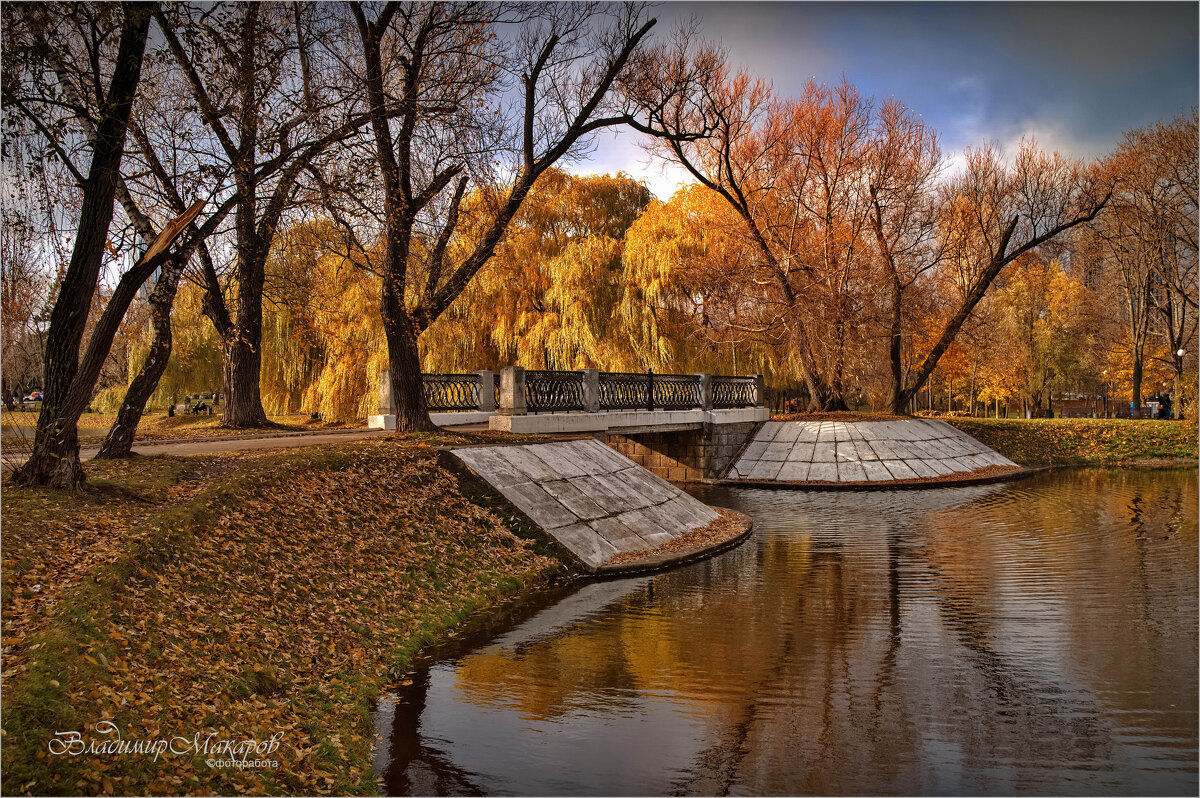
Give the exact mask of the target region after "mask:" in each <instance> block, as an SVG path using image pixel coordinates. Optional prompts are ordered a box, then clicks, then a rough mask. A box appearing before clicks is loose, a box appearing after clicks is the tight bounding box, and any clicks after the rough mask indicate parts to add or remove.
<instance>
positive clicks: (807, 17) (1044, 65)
mask: <svg viewBox="0 0 1200 798" xmlns="http://www.w3.org/2000/svg"><path fill="white" fill-rule="evenodd" d="M1198 9H1200V6H1198V5H1197V4H1196V3H1183V2H1179V3H1142V2H1133V3H1123V2H1121V3H1114V2H1071V3H871V2H861V3H736V2H708V3H700V2H696V3H693V2H680V3H665V4H663V5H661V6H659V7H658V8H656V9H655V15H656V16H657V17H658V19H659V24H660V30H659V31H658V35H663V34H664V33H665V32H666V31H667V30H670V29H671V28H673V27H675V26H676V25H678V24H680V23H681V22H683V21H686V20H687V19H688V18H690V17H691V16H693V15H694V16H697V17H699V18H700V19H701V28H702V31H703V33H704V34H705V36H707V37H709V38H712V39H716V40H719V41H720V42H721V43H722V44H723V45H724V46H725V48H726V49H727V51H728V53H729V56H730V58H731V60H732V61H733V62H734V63H737V64H740V65H743V66H745V67H746V68H748V69H750V70H751V71H752V72H754V73H756V74H758V75H760V76H762V77H765V78H768V79H770V80H771V81H772V83H773V84H774V85H775V86H776V88H777V89H779V90H780V91H781V92H783V93H798V92H799V91H800V90H801V89H802V87H803V86H804V84H805V83H806V82H807V81H808V80H810V79H812V78H816V79H817V80H818V81H821V82H836V81H839V80H841V79H842V78H843V77H845V78H846V79H848V80H850V81H851V82H853V83H854V84H855V85H856V86H858V88H859V89H860V90H861V91H863V92H864V93H866V94H870V95H875V96H877V97H885V96H889V95H895V96H896V97H898V98H900V99H901V100H903V101H904V102H905V103H906V104H907V105H909V106H910V107H912V108H914V109H916V110H917V111H919V112H920V113H922V114H924V116H925V119H926V120H927V121H929V122H930V123H932V124H933V125H934V127H936V128H937V129H938V130H939V131H941V133H942V140H943V146H944V148H945V149H946V150H947V151H951V152H952V151H957V150H961V148H962V147H964V146H968V145H977V144H979V143H981V142H983V141H985V140H994V141H998V142H1000V143H1002V144H1003V143H1007V142H1011V141H1014V140H1015V139H1017V138H1019V137H1020V136H1021V135H1026V134H1035V135H1037V136H1038V137H1039V138H1040V139H1041V141H1042V143H1043V144H1044V145H1045V146H1053V147H1057V148H1060V149H1062V150H1064V151H1066V152H1068V153H1071V154H1074V155H1078V156H1095V155H1102V154H1104V153H1105V152H1107V151H1108V150H1110V149H1112V148H1113V147H1114V146H1116V144H1117V143H1118V142H1119V140H1120V138H1121V134H1122V132H1124V131H1127V130H1132V129H1134V128H1138V127H1141V126H1143V125H1147V124H1150V123H1152V122H1155V121H1157V120H1159V119H1163V118H1170V117H1173V116H1175V115H1176V114H1178V113H1180V112H1182V111H1185V110H1187V109H1189V108H1191V106H1192V105H1194V104H1196V102H1197V94H1198V92H1200V81H1198V78H1197V63H1198V59H1200V35H1198V26H1200V11H1198ZM622 138H624V136H622Z"/></svg>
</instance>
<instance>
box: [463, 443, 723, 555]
mask: <svg viewBox="0 0 1200 798" xmlns="http://www.w3.org/2000/svg"><path fill="white" fill-rule="evenodd" d="M450 454H451V455H452V456H453V457H455V458H457V459H458V460H459V461H461V462H462V463H463V464H464V465H466V466H467V467H468V468H469V469H470V470H471V471H472V472H473V473H474V474H475V475H476V476H478V477H479V478H481V479H483V480H484V481H486V482H487V483H489V484H490V485H491V486H492V487H493V488H495V489H496V490H497V491H499V492H500V494H501V495H503V496H504V498H506V499H507V500H508V501H509V502H511V503H512V505H513V506H515V507H516V508H517V509H518V510H520V511H521V512H522V513H524V514H525V515H526V516H528V517H529V519H530V520H531V521H533V522H534V523H536V524H537V525H538V526H540V527H542V529H544V530H546V531H547V532H548V533H550V534H551V535H553V536H554V538H555V539H556V540H558V541H559V542H560V543H562V544H563V545H564V546H566V547H567V548H568V549H569V550H570V551H571V552H572V553H574V554H575V556H577V557H578V558H579V559H580V560H581V561H582V562H583V563H584V564H585V565H586V566H587V567H588V568H591V569H593V570H595V569H596V568H599V567H600V566H601V565H603V564H604V563H606V562H607V561H608V560H609V559H610V558H612V557H613V556H614V555H616V554H618V553H620V552H631V551H646V550H648V549H656V548H658V547H659V546H661V545H663V544H665V543H667V542H669V541H670V540H672V539H673V538H676V537H678V536H680V535H683V534H684V533H686V532H690V531H691V530H693V529H696V528H698V527H702V526H705V525H707V524H708V523H709V522H710V521H713V520H714V519H716V518H717V513H716V511H714V510H713V509H711V508H710V507H708V505H706V504H704V503H703V502H700V501H698V500H696V499H693V498H692V497H691V496H689V495H688V494H686V493H684V492H683V491H681V490H680V489H679V488H676V487H675V486H674V485H672V484H671V483H669V482H667V481H666V480H664V479H661V478H660V477H657V476H655V475H654V474H651V473H650V472H649V471H647V470H646V469H644V468H642V467H641V466H639V465H637V464H636V463H634V462H633V461H632V460H630V459H629V458H627V457H624V456H622V455H620V454H617V453H616V452H614V451H613V450H612V449H610V448H609V447H607V446H605V445H604V444H603V443H601V442H599V441H597V440H577V441H557V442H553V443H538V444H527V445H519V446H479V447H473V448H465V449H455V450H453V451H451V452H450Z"/></svg>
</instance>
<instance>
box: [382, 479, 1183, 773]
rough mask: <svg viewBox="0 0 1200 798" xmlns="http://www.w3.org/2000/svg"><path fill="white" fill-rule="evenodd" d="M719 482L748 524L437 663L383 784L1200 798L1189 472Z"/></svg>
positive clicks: (412, 691) (388, 754) (714, 499)
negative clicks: (716, 546)
mask: <svg viewBox="0 0 1200 798" xmlns="http://www.w3.org/2000/svg"><path fill="white" fill-rule="evenodd" d="M699 495H700V498H702V499H704V500H705V501H708V502H710V503H713V504H719V505H723V506H728V507H733V508H735V509H739V510H742V511H744V512H747V513H749V514H751V515H752V516H753V517H754V518H755V522H756V531H755V535H754V536H753V538H752V539H751V540H750V541H748V542H747V543H746V544H745V545H743V546H741V547H740V548H738V549H735V550H733V551H731V552H728V553H727V554H724V555H722V556H720V557H717V558H714V559H712V560H708V561H705V562H701V563H697V564H695V565H692V566H689V567H687V568H683V569H679V570H676V571H671V572H667V573H663V574H659V575H655V576H652V577H642V578H639V579H634V580H626V581H617V582H601V583H593V584H589V585H585V586H583V587H582V588H580V589H578V590H575V591H574V592H572V593H571V594H570V595H567V596H565V597H555V600H554V601H553V602H551V603H549V605H548V606H545V607H542V608H540V609H538V610H537V611H532V612H530V613H529V614H528V615H527V616H526V617H524V618H520V619H518V620H517V621H516V622H513V621H511V620H510V621H507V622H505V623H504V624H503V625H502V626H501V627H499V628H495V629H488V630H485V631H483V632H481V633H480V634H479V635H478V636H477V637H476V638H474V639H468V640H466V641H460V642H458V643H456V644H455V645H456V646H457V648H456V650H455V651H453V652H452V653H448V654H446V655H444V656H439V657H435V658H434V659H435V661H434V662H432V663H431V665H430V666H429V667H428V668H426V669H424V670H423V671H422V672H421V673H419V674H418V676H417V678H415V679H414V684H413V686H412V687H411V688H409V689H407V690H406V691H405V692H404V693H401V694H400V695H399V696H398V698H399V703H398V704H397V705H396V707H397V708H396V711H395V715H394V717H389V718H388V719H387V722H388V723H389V724H390V728H388V729H386V732H387V733H389V734H390V735H391V748H390V749H384V752H383V754H382V755H381V757H380V761H379V764H378V770H379V771H380V774H381V775H382V776H383V778H384V779H385V783H386V785H387V788H388V789H389V790H390V791H391V792H393V793H414V792H415V793H427V794H457V793H480V792H482V793H489V794H508V793H513V794H527V795H539V794H557V795H571V794H587V795H608V794H640V795H658V794H737V795H742V794H746V795H751V794H795V795H798V794H824V795H834V794H845V793H873V794H918V793H939V792H950V793H964V794H983V793H989V794H990V793H1013V794H1016V793H1039V794H1040V793H1047V794H1129V793H1143V794H1187V795H1195V794H1196V792H1197V731H1196V730H1197V717H1198V716H1197V624H1198V620H1197V594H1198V584H1197V484H1196V472H1195V471H1194V470H1193V471H1178V472H1164V471H1158V472H1151V471H1127V472H1124V471H1109V470H1081V471H1075V472H1055V473H1050V474H1045V475H1039V476H1036V477H1034V478H1031V479H1028V480H1025V481H1023V482H1019V483H1012V484H1007V485H988V486H974V487H964V488H953V489H943V490H926V491H895V492H874V493H858V494H854V493H841V492H839V493H806V492H804V493H802V492H787V491H763V490H745V489H737V490H733V489H715V488H708V489H704V490H701V491H699Z"/></svg>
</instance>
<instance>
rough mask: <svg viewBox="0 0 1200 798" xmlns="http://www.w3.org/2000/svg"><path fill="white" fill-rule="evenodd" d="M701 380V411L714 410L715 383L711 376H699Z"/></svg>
mask: <svg viewBox="0 0 1200 798" xmlns="http://www.w3.org/2000/svg"><path fill="white" fill-rule="evenodd" d="M696 376H697V377H699V378H700V409H701V410H712V409H713V381H712V375H711V374H703V373H701V374H697V375H696Z"/></svg>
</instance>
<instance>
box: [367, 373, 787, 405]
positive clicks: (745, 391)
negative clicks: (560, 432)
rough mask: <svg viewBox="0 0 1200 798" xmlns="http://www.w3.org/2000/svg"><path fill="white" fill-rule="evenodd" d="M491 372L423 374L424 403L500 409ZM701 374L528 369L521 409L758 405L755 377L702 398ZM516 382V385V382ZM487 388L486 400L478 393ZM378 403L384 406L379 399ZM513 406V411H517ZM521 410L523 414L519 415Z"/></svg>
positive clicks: (719, 383) (716, 387)
mask: <svg viewBox="0 0 1200 798" xmlns="http://www.w3.org/2000/svg"><path fill="white" fill-rule="evenodd" d="M497 376H499V375H493V374H492V373H491V372H489V371H481V372H475V373H472V374H422V375H421V378H422V383H423V387H424V391H425V403H426V406H427V407H428V408H429V409H430V410H431V411H455V410H457V411H463V410H485V411H487V412H492V411H493V409H499V408H500V407H501V390H500V388H501V385H500V383H501V380H500V379H497V378H496V377H497ZM704 379H705V378H704V377H703V376H702V375H699V374H655V373H654V372H653V371H647V372H644V373H643V372H619V371H618V372H596V371H592V370H583V371H548V370H529V371H525V372H524V381H523V382H524V386H525V408H526V409H525V411H523V412H530V413H545V412H564V411H573V410H588V409H589V408H590V409H592V410H651V411H653V410H690V409H703V408H705V407H706V404H705V402H706V400H707V401H710V402H711V405H707V406H708V407H711V408H713V409H719V410H723V409H729V408H735V407H754V406H756V405H759V404H762V402H763V400H764V399H765V398H766V397H763V396H761V395H760V394H761V390H760V387H759V379H758V378H756V377H720V376H715V375H714V376H713V377H711V383H710V386H711V387H710V390H711V395H709V396H707V397H706V396H705V388H704ZM516 384H520V382H517V383H516ZM489 387H490V393H491V394H492V395H491V397H490V398H491V400H492V401H491V402H489V401H488V399H489V397H487V396H482V395H481V394H482V391H484V390H486V389H487V388H489ZM380 405H381V406H384V405H385V402H384V400H383V398H382V397H381V399H380ZM519 406H520V404H519V402H514V407H519ZM518 412H522V411H518Z"/></svg>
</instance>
